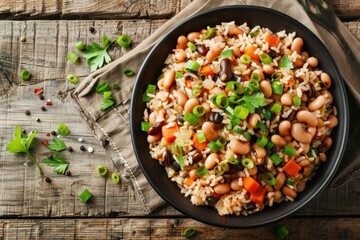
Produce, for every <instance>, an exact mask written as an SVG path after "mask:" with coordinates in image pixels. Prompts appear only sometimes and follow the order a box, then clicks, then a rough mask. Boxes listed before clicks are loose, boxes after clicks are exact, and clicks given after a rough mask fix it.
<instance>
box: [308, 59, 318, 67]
mask: <svg viewBox="0 0 360 240" xmlns="http://www.w3.org/2000/svg"><path fill="white" fill-rule="evenodd" d="M306 62H307V63H308V64H309V65H310V66H311V67H316V66H317V65H318V64H319V61H318V60H317V58H315V57H309V58H308V59H307V60H306Z"/></svg>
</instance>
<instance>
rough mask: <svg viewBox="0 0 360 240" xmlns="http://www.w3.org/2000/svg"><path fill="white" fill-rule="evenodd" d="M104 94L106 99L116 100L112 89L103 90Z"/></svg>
mask: <svg viewBox="0 0 360 240" xmlns="http://www.w3.org/2000/svg"><path fill="white" fill-rule="evenodd" d="M102 94H103V97H104V99H110V100H114V98H113V96H112V92H111V91H105V92H103V93H102Z"/></svg>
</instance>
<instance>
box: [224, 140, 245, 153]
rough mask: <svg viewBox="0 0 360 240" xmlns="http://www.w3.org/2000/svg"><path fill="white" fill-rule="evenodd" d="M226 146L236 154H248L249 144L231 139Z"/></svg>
mask: <svg viewBox="0 0 360 240" xmlns="http://www.w3.org/2000/svg"><path fill="white" fill-rule="evenodd" d="M228 146H229V148H230V149H231V150H232V151H233V152H234V153H236V154H248V153H249V152H250V143H249V142H242V141H241V142H240V141H238V140H236V139H232V140H231V141H230V143H228Z"/></svg>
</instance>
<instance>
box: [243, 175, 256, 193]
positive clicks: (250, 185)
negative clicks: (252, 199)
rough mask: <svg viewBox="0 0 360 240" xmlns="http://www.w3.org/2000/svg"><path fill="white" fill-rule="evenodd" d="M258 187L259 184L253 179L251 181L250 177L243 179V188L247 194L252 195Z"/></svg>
mask: <svg viewBox="0 0 360 240" xmlns="http://www.w3.org/2000/svg"><path fill="white" fill-rule="evenodd" d="M258 187H260V184H259V183H258V182H257V181H256V180H255V179H253V178H252V177H245V178H244V188H245V189H246V190H247V191H248V192H249V193H254V192H255V191H256V189H258Z"/></svg>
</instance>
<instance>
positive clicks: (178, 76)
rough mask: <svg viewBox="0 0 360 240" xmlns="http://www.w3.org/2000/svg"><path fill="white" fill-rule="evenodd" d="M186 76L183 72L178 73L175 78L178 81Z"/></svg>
mask: <svg viewBox="0 0 360 240" xmlns="http://www.w3.org/2000/svg"><path fill="white" fill-rule="evenodd" d="M183 76H184V75H183V74H182V73H181V72H176V73H175V78H176V79H178V78H182V77H183Z"/></svg>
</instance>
